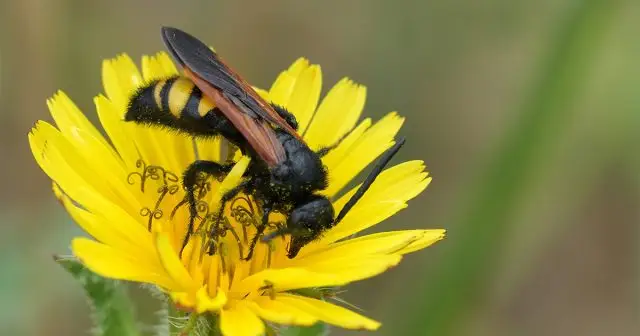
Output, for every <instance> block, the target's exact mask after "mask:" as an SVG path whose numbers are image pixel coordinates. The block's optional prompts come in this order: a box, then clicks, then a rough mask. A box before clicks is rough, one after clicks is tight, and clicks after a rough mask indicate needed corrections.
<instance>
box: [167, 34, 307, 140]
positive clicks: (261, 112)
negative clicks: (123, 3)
mask: <svg viewBox="0 0 640 336" xmlns="http://www.w3.org/2000/svg"><path fill="white" fill-rule="evenodd" d="M162 38H163V40H164V42H165V44H166V45H167V48H168V49H169V51H170V52H171V53H172V55H173V57H174V58H175V59H176V60H177V61H178V62H180V63H181V65H182V66H183V67H184V68H189V69H190V70H191V71H192V72H193V73H195V74H196V75H198V76H199V77H200V78H201V79H203V80H205V81H207V82H209V83H210V84H211V85H212V86H213V87H215V88H217V89H218V90H220V91H222V92H224V94H225V95H226V96H228V97H233V100H234V101H236V102H240V103H241V105H243V106H239V107H240V110H242V112H245V113H247V114H248V115H249V116H251V117H252V118H254V119H264V120H266V121H268V122H269V123H272V124H274V125H275V126H278V127H280V128H281V129H283V130H285V131H286V132H288V133H289V134H291V135H293V136H295V137H297V138H298V139H300V136H299V135H298V134H297V132H296V131H295V130H294V129H293V128H292V127H291V126H290V125H289V124H288V123H287V122H286V120H284V119H283V118H282V117H281V116H280V115H279V114H278V113H277V112H276V111H275V110H274V109H273V107H272V106H271V105H270V104H268V103H267V102H265V101H264V99H262V97H260V95H259V94H258V93H256V92H255V90H253V88H252V87H251V86H250V85H249V84H248V83H247V82H246V81H244V80H243V79H242V78H241V77H240V76H239V75H238V74H237V73H236V72H235V71H233V70H232V69H231V68H230V67H229V66H228V65H227V64H226V63H224V62H223V61H222V60H221V59H220V57H219V56H218V55H217V54H216V53H215V52H214V51H213V50H211V49H210V48H209V47H207V46H206V45H205V44H204V43H202V42H201V41H200V40H198V39H197V38H195V37H193V36H192V35H190V34H188V33H185V32H183V31H181V30H179V29H176V28H169V27H163V28H162ZM241 131H242V130H241Z"/></svg>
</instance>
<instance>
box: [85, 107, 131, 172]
mask: <svg viewBox="0 0 640 336" xmlns="http://www.w3.org/2000/svg"><path fill="white" fill-rule="evenodd" d="M93 103H94V104H95V106H96V112H97V113H98V118H99V119H100V123H101V124H102V127H103V128H104V130H105V132H106V133H107V135H108V136H109V139H110V140H111V143H112V144H113V146H114V147H115V148H116V150H117V151H118V154H120V157H122V161H124V162H125V164H127V165H128V166H129V167H130V168H134V167H135V162H136V160H137V159H138V158H139V155H138V152H137V151H136V147H135V142H133V141H131V138H130V137H129V136H128V134H127V130H126V128H125V125H126V123H125V121H124V112H125V111H124V110H121V109H117V108H116V107H115V106H114V105H113V103H112V102H111V101H109V100H108V99H107V98H106V97H105V96H103V95H98V96H96V97H95V98H94V99H93Z"/></svg>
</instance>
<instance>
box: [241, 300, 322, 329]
mask: <svg viewBox="0 0 640 336" xmlns="http://www.w3.org/2000/svg"><path fill="white" fill-rule="evenodd" d="M246 305H247V307H248V308H249V309H251V310H252V311H253V312H254V313H255V314H257V315H258V316H259V317H261V318H263V319H265V320H269V321H272V322H275V323H278V324H282V325H303V326H309V325H312V324H314V323H316V322H318V318H316V317H315V316H313V315H311V314H309V313H307V312H305V311H304V310H302V309H299V308H296V307H293V306H291V305H287V304H284V303H282V302H280V301H279V300H278V299H277V297H276V299H275V300H274V299H271V298H269V297H266V296H260V297H257V298H255V299H254V300H253V301H247V302H246Z"/></svg>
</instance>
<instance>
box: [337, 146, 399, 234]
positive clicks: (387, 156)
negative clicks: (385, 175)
mask: <svg viewBox="0 0 640 336" xmlns="http://www.w3.org/2000/svg"><path fill="white" fill-rule="evenodd" d="M404 142H405V138H400V139H398V141H397V142H396V143H395V144H394V145H393V147H391V148H389V149H388V150H387V151H386V152H385V153H384V154H383V155H382V157H380V159H379V160H378V162H377V163H376V165H375V167H373V170H371V172H370V173H369V175H368V176H367V178H366V179H365V180H364V182H362V185H361V186H360V188H358V190H357V191H356V193H355V194H353V196H351V198H350V199H349V201H347V204H345V205H344V207H342V210H340V213H339V214H338V216H337V217H336V219H335V221H334V225H336V224H338V223H339V222H340V221H341V220H342V219H343V218H344V216H346V215H347V213H348V212H349V210H351V208H353V206H354V205H356V203H357V202H358V201H359V200H360V199H361V198H362V196H364V193H365V192H367V190H369V187H371V185H372V184H373V181H375V180H376V178H377V177H378V175H380V173H381V172H382V170H383V169H384V167H386V166H387V164H388V163H389V161H391V159H392V158H393V157H394V156H395V155H396V153H398V151H399V150H400V147H402V145H404Z"/></svg>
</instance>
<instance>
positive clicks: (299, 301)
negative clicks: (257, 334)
mask: <svg viewBox="0 0 640 336" xmlns="http://www.w3.org/2000/svg"><path fill="white" fill-rule="evenodd" d="M276 299H277V300H278V301H279V302H281V303H284V304H286V305H290V306H292V307H295V308H298V309H300V310H303V311H305V312H307V313H309V314H311V315H314V316H316V317H317V318H318V319H319V320H321V321H324V322H327V323H331V324H334V325H337V326H341V327H343V328H348V329H367V330H376V329H378V328H379V327H380V323H379V322H376V321H374V320H372V319H369V318H367V317H364V316H362V315H360V314H358V313H355V312H353V311H351V310H349V309H346V308H343V307H340V306H336V305H334V304H331V303H328V302H325V301H321V300H316V299H312V298H307V297H303V296H298V295H292V294H284V293H281V294H278V295H277V298H276Z"/></svg>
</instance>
